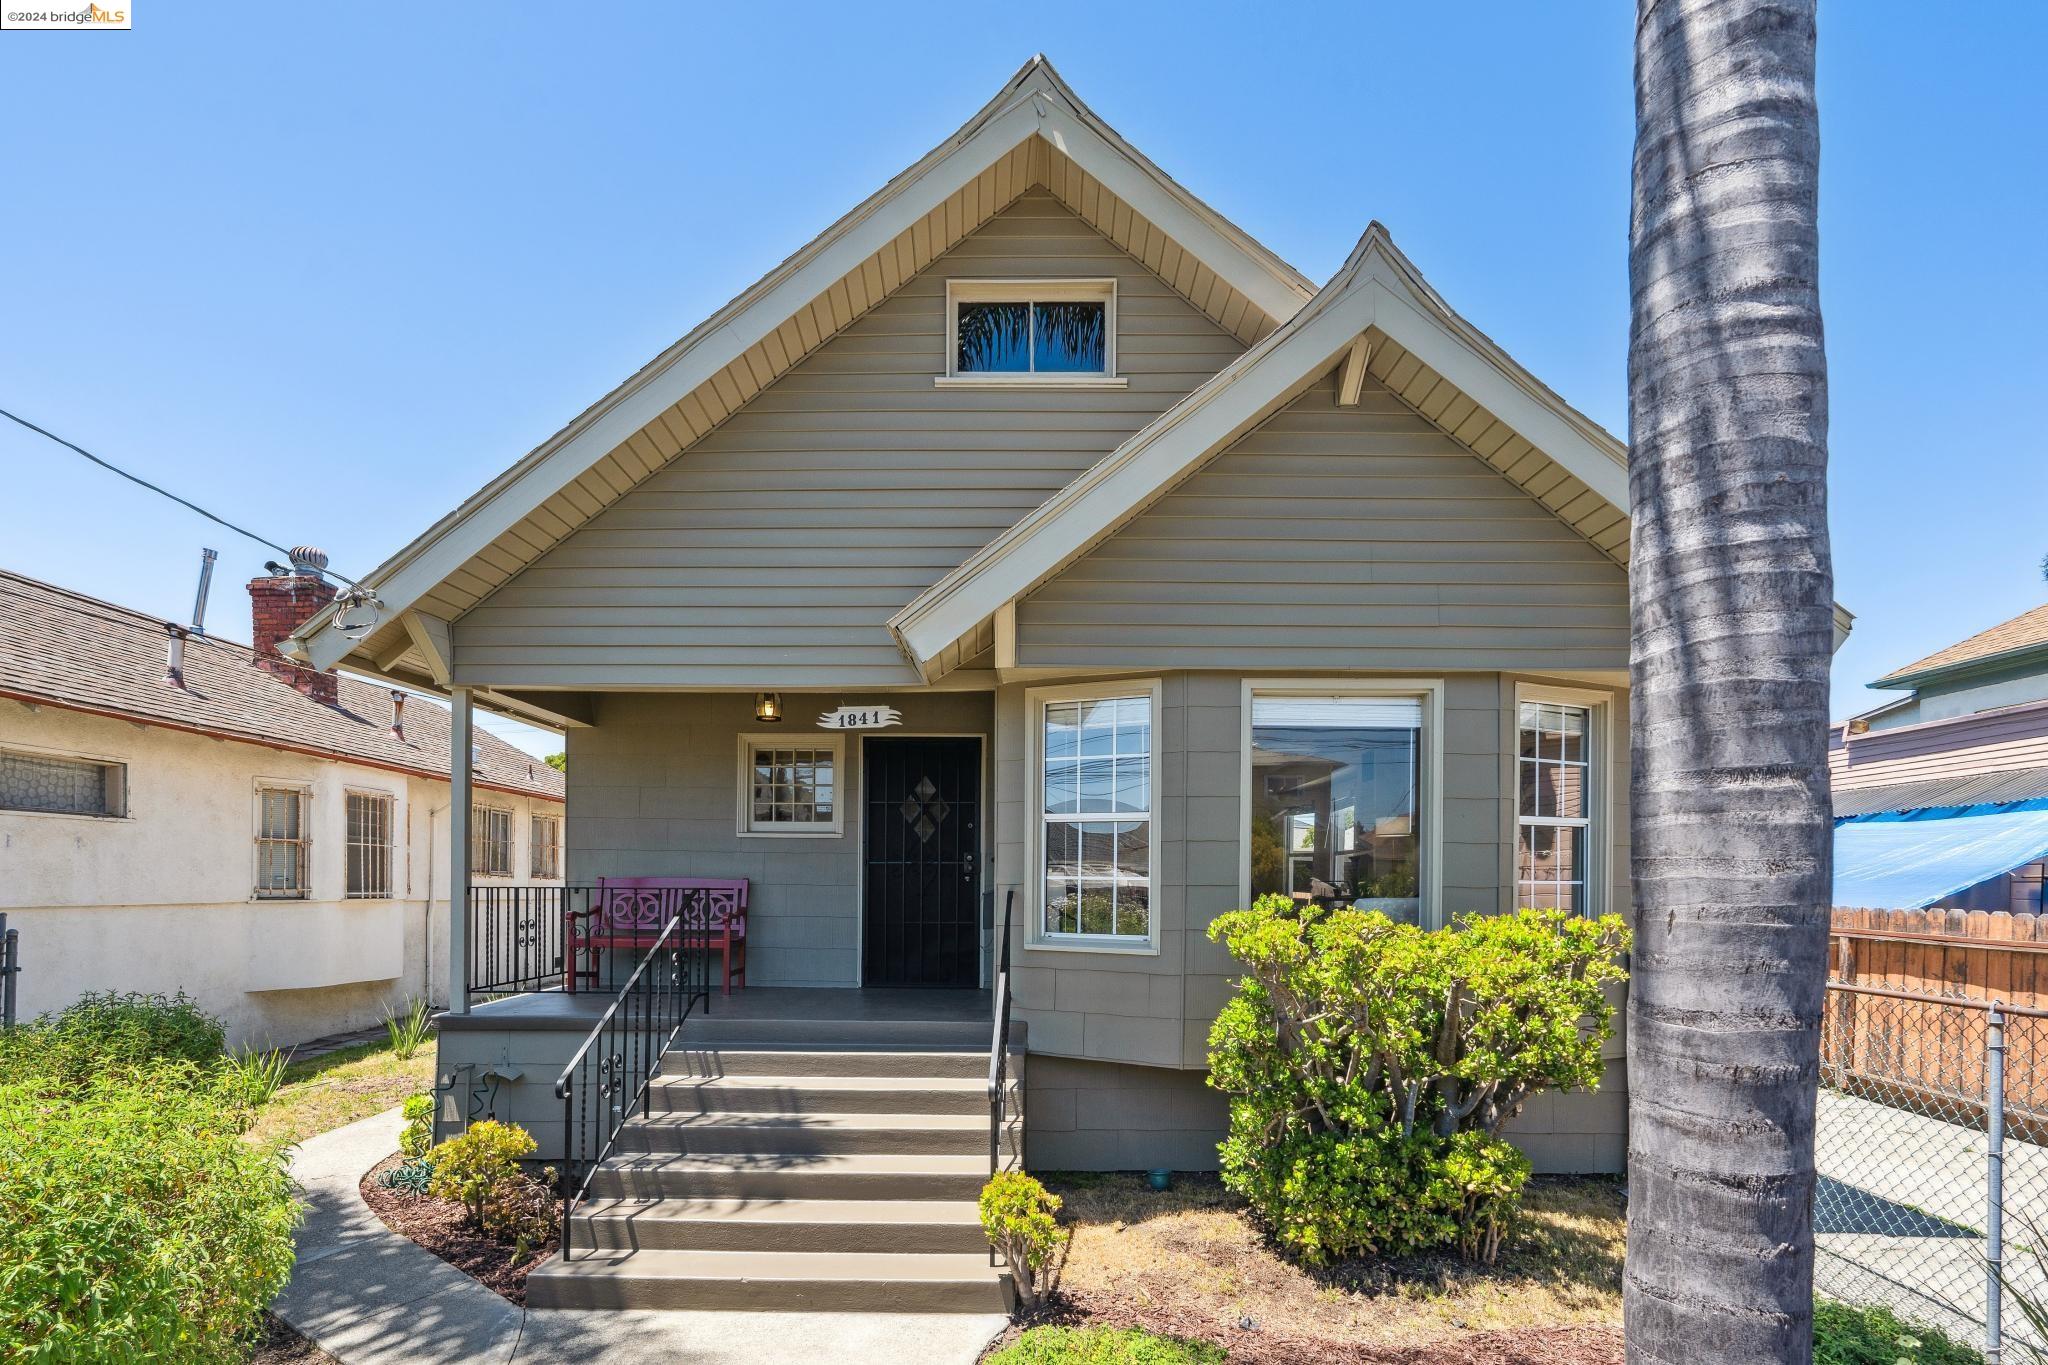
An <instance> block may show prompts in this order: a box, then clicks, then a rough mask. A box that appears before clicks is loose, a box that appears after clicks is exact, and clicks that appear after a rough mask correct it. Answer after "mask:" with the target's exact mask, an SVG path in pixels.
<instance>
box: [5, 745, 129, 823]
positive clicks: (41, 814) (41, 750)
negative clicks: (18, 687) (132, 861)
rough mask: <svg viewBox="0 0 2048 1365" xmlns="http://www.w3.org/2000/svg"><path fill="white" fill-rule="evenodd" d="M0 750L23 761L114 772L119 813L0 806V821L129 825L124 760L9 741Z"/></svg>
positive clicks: (74, 750) (125, 760)
mask: <svg viewBox="0 0 2048 1365" xmlns="http://www.w3.org/2000/svg"><path fill="white" fill-rule="evenodd" d="M0 749H5V750H7V751H8V752H10V753H17V754H20V755H22V756H23V757H24V758H51V759H57V760H59V761H62V762H66V763H97V764H99V765H100V766H102V767H107V768H117V769H119V770H120V773H121V810H120V812H119V813H118V814H114V815H94V814H92V813H91V812H90V811H75V810H17V809H16V808H15V807H13V806H0V818H6V819H12V818H14V817H16V816H20V817H24V818H26V819H30V820H91V821H93V822H94V823H96V824H102V825H104V824H107V823H109V822H110V821H114V820H131V821H132V820H133V819H134V818H135V809H134V805H133V803H132V802H131V801H130V800H129V796H130V790H129V786H128V766H129V765H128V760H127V759H125V758H111V757H108V756H107V755H105V754H88V753H80V752H79V751H78V750H76V749H50V748H45V747H44V746H42V745H40V744H17V743H15V742H14V741H13V740H9V741H8V742H7V743H6V744H4V745H0Z"/></svg>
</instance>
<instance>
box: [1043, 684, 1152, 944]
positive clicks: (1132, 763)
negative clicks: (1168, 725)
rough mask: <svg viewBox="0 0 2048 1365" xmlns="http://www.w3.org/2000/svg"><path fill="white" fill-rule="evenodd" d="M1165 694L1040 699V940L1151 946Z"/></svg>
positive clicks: (1140, 691)
mask: <svg viewBox="0 0 2048 1365" xmlns="http://www.w3.org/2000/svg"><path fill="white" fill-rule="evenodd" d="M1157 710H1158V692H1157V689H1156V688H1153V687H1146V686H1142V685H1141V686H1139V687H1137V688H1133V689H1131V690H1128V691H1126V690H1123V689H1121V688H1115V689H1101V690H1098V691H1094V692H1091V693H1088V694H1083V695H1073V696H1059V695H1047V696H1043V697H1040V698H1038V699H1037V704H1036V706H1035V707H1034V708H1033V712H1032V714H1034V715H1035V716H1036V717H1037V726H1038V735H1037V739H1036V744H1037V757H1038V763H1037V767H1038V770H1039V774H1040V781H1039V783H1038V788H1039V792H1040V797H1041V800H1040V826H1041V828H1040V839H1039V858H1038V863H1039V866H1038V877H1037V880H1038V892H1039V896H1038V901H1039V909H1040V913H1041V919H1040V925H1039V928H1040V933H1039V935H1038V937H1039V938H1040V939H1041V940H1043V941H1047V942H1053V943H1058V942H1061V941H1065V942H1068V943H1070V944H1073V945H1076V946H1085V945H1091V944H1095V945H1101V946H1105V947H1141V946H1149V944H1150V942H1151V938H1152V929H1153V924H1152V834H1153V829H1154V803H1155V799H1156V795H1157V787H1156V779H1157V764H1156V762H1155V757H1156V743H1155V741H1156V736H1157V732H1158V724H1157Z"/></svg>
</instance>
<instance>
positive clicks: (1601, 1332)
mask: <svg viewBox="0 0 2048 1365" xmlns="http://www.w3.org/2000/svg"><path fill="white" fill-rule="evenodd" d="M1052 1325H1057V1326H1063V1327H1142V1328H1143V1329H1144V1330H1146V1331H1148V1332H1152V1333H1155V1334H1157V1335H1159V1336H1170V1337H1181V1338H1184V1339H1186V1340H1190V1341H1207V1342H1211V1343H1213V1344H1215V1345H1217V1346H1221V1347H1222V1348H1223V1349H1224V1350H1225V1351H1226V1352H1227V1353H1228V1354H1229V1356H1230V1359H1231V1361H1232V1362H1233V1365H1235V1362H1238V1361H1242V1362H1244V1363H1245V1365H1623V1362H1624V1361H1625V1359H1626V1354H1625V1352H1624V1351H1623V1349H1622V1343H1621V1331H1620V1329H1619V1328H1613V1327H1533V1328H1527V1329H1523V1330H1517V1331H1512V1332H1501V1331H1496V1332H1469V1333H1466V1334H1464V1335H1462V1336H1459V1337H1456V1338H1454V1339H1451V1340H1446V1341H1438V1342H1432V1343H1430V1344H1429V1345H1426V1346H1407V1347H1399V1348H1375V1347H1367V1346H1357V1345H1351V1344H1347V1343H1342V1342H1333V1341H1329V1340H1325V1339H1321V1338H1313V1337H1292V1336H1280V1335H1276V1334H1274V1333H1272V1332H1270V1331H1268V1330H1266V1329H1263V1328H1261V1327H1260V1325H1259V1324H1258V1323H1256V1322H1254V1323H1252V1324H1251V1325H1250V1326H1249V1327H1247V1326H1245V1325H1243V1324H1240V1325H1239V1326H1238V1327H1237V1328H1236V1329H1235V1330H1219V1329H1218V1328H1217V1327H1216V1326H1215V1324H1214V1323H1213V1322H1211V1321H1209V1320H1208V1319H1207V1318H1205V1317H1202V1316H1200V1315H1198V1314H1182V1313H1176V1312H1175V1311H1173V1308H1172V1306H1171V1305H1163V1304H1162V1305H1159V1306H1157V1307H1155V1308H1147V1309H1143V1310H1139V1311H1133V1310H1132V1309H1131V1307H1130V1306H1129V1305H1128V1304H1124V1303H1118V1302H1114V1301H1111V1300H1107V1299H1101V1298H1096V1297H1093V1296H1089V1295H1069V1294H1067V1293H1066V1292H1064V1291H1062V1292H1061V1293H1060V1294H1058V1295H1057V1296H1056V1297H1055V1298H1054V1300H1053V1302H1052V1303H1050V1304H1048V1305H1046V1306H1045V1307H1044V1308H1041V1309H1040V1310H1039V1311H1038V1312H1036V1313H1034V1314H1032V1315H1031V1316H1030V1317H1028V1318H1022V1319H1019V1320H1018V1321H1016V1322H1013V1323H1011V1324H1010V1327H1009V1330H1007V1331H1005V1332H1004V1333H1003V1335H1002V1336H1000V1337H998V1338H997V1339H996V1340H995V1342H993V1343H992V1344H991V1345H990V1346H989V1348H988V1349H989V1353H990V1354H993V1353H995V1352H996V1351H1000V1350H1001V1349H1003V1348H1004V1347H1005V1346H1008V1345H1010V1344H1012V1343H1013V1342H1015V1341H1016V1340H1017V1338H1018V1336H1020V1335H1021V1334H1022V1333H1023V1332H1024V1331H1025V1329H1027V1328H1031V1327H1042V1326H1052Z"/></svg>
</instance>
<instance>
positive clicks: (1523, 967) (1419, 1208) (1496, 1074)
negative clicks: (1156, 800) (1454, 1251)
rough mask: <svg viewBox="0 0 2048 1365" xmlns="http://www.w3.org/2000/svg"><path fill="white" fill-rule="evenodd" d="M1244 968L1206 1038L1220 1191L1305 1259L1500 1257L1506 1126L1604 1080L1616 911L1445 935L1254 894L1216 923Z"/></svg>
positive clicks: (1512, 1162)
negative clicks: (1218, 1095)
mask: <svg viewBox="0 0 2048 1365" xmlns="http://www.w3.org/2000/svg"><path fill="white" fill-rule="evenodd" d="M1209 936H1210V937H1211V938H1212V939H1214V940H1216V941H1218V942H1221V943H1223V944H1224V945H1225V946H1226V947H1228V948H1229V949H1230V952H1231V954H1232V955H1233V956H1235V957H1236V958H1237V959H1238V961H1240V962H1242V963H1243V964H1244V965H1245V968H1246V973H1247V974H1246V976H1245V978H1244V980H1243V981H1242V982H1241V983H1240V986H1239V989H1238V992H1237V994H1236V995H1235V996H1234V997H1233V998H1232V999H1231V1000H1230V1001H1229V1002H1228V1003H1227V1004H1226V1005H1225V1006H1224V1008H1223V1010H1222V1011H1221V1012H1220V1013H1219V1014H1218V1016H1217V1019H1216V1022H1215V1025H1214V1026H1213V1027H1212V1028H1211V1030H1210V1034H1209V1067H1210V1074H1209V1083H1210V1084H1211V1085H1213V1086H1215V1087H1216V1088H1217V1089H1219V1090H1222V1091H1224V1092H1225V1093H1226V1094H1228V1095H1230V1096H1231V1104H1230V1136H1229V1139H1228V1140H1227V1141H1226V1142H1225V1143H1224V1144H1223V1147H1222V1149H1221V1151H1220V1156H1221V1166H1222V1170H1223V1176H1224V1181H1225V1183H1226V1184H1227V1185H1229V1186H1230V1188H1231V1189H1233V1190H1235V1191H1237V1192H1238V1193H1239V1194H1242V1195H1243V1196H1244V1197H1245V1198H1246V1199H1247V1200H1249V1201H1250V1202H1251V1204H1252V1206H1253V1207H1254V1208H1255V1209H1257V1210H1258V1211H1259V1213H1260V1215H1261V1216H1262V1217H1264V1218H1265V1219H1266V1220H1267V1222H1268V1223H1269V1224H1270V1225H1271V1226H1272V1228H1273V1232H1274V1235H1275V1237H1276V1238H1277V1239H1278V1240H1279V1241H1280V1242H1281V1243H1282V1244H1283V1245H1285V1246H1288V1247H1290V1248H1291V1249H1293V1250H1294V1251H1295V1252H1297V1253H1298V1254H1300V1255H1301V1256H1303V1257H1304V1258H1305V1259H1307V1260H1309V1261H1311V1262H1320V1261H1323V1260H1327V1259H1330V1258H1332V1257H1339V1256H1350V1255H1357V1254H1360V1253H1365V1252H1379V1253H1382V1254H1401V1253H1405V1252H1412V1251H1420V1250H1425V1249H1430V1248H1434V1247H1443V1246H1451V1245H1456V1246H1458V1247H1459V1249H1460V1250H1461V1251H1462V1252H1463V1253H1464V1254H1466V1255H1467V1256H1470V1257H1472V1258H1474V1259H1477V1260H1482V1261H1487V1262H1491V1261H1492V1259H1493V1258H1494V1256H1495V1255H1496V1254H1497V1253H1498V1251H1499V1247H1500V1242H1501V1238H1502V1237H1503V1236H1504V1235H1505V1233H1506V1232H1507V1230H1508V1228H1509V1227H1510V1226H1511V1224H1512V1221H1513V1218H1514V1215H1515V1212H1516V1209H1517V1207H1518V1205H1519V1201H1520V1196H1521V1188H1522V1185H1523V1183H1524V1182H1525V1181H1526V1180H1527V1178H1528V1173H1529V1167H1528V1163H1527V1161H1526V1160H1524V1159H1523V1158H1522V1157H1521V1156H1520V1154H1519V1153H1517V1152H1514V1151H1513V1149H1512V1147H1511V1146H1509V1144H1507V1143H1505V1142H1504V1141H1502V1140H1500V1130H1501V1128H1502V1127H1503V1126H1504V1125H1505V1124H1506V1123H1507V1122H1508V1120H1509V1119H1511V1118H1513V1117H1514V1116H1515V1115H1516V1114H1517V1113H1518V1112H1520V1110H1521V1108H1522V1106H1523V1104H1525V1103H1526V1102H1527V1101H1528V1099H1529V1097H1530V1096H1531V1095H1534V1094H1536V1093H1537V1092H1539V1091H1541V1090H1545V1089H1577V1088H1583V1087H1587V1086H1591V1085H1594V1084H1596V1083H1597V1082H1598V1081H1599V1079H1600V1074H1601V1059H1600V1048H1601V1044H1602V1043H1604V1042H1605V1041H1606V1040H1607V1039H1608V1037H1610V1036H1611V1035H1612V1032H1613V1023H1612V1013H1613V1011H1612V1010H1611V1008H1610V1007H1609V1006H1608V1004H1607V1001H1606V997H1605V988H1606V987H1607V986H1608V985H1609V984H1610V983H1612V982H1615V981H1618V980H1621V979H1622V978H1623V976H1624V973H1623V971H1622V969H1621V967H1620V965H1619V961H1618V958H1619V955H1620V953H1621V952H1622V951H1623V950H1624V949H1626V947H1627V945H1628V931H1627V929H1626V927H1625V926H1624V925H1623V923H1622V921H1621V919H1620V918H1619V917H1618V916H1613V915H1609V916H1606V917H1604V918H1602V919H1598V920H1587V919H1581V918H1579V917H1577V916H1574V915H1570V914H1567V913H1565V912H1562V911H1556V910H1542V911H1539V910H1523V911H1521V912H1519V913H1517V914H1513V915H1504V916H1498V917H1491V918H1472V919H1468V920H1465V921H1462V922H1460V923H1459V924H1458V925H1457V926H1456V927H1454V928H1451V929H1440V930H1425V929H1419V928H1416V927H1414V926H1412V925H1401V924H1396V923H1394V922H1393V921H1392V920H1390V919H1388V918H1387V917H1386V916H1384V915H1381V914H1379V913H1377V912H1368V911H1358V910H1352V909H1337V910H1325V909H1320V908H1317V907H1314V906H1308V907H1300V906H1297V905H1296V903H1295V902H1294V901H1293V900H1292V899H1290V898H1288V897H1285V896H1263V897H1260V899H1259V900H1258V901H1257V903H1255V904H1254V905H1253V906H1252V908H1251V909H1249V910H1240V911H1234V912H1232V913H1231V914H1227V915H1224V916H1222V917H1221V918H1219V919H1218V920H1217V921H1216V922H1215V923H1214V924H1212V925H1211V926H1210V927H1209Z"/></svg>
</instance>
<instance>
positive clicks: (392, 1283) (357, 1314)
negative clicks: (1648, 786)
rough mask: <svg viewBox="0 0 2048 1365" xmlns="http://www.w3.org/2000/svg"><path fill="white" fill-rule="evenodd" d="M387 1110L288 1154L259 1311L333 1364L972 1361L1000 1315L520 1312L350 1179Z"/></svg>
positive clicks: (385, 1124)
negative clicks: (279, 1281) (274, 1280)
mask: <svg viewBox="0 0 2048 1365" xmlns="http://www.w3.org/2000/svg"><path fill="white" fill-rule="evenodd" d="M401 1127H403V1121H402V1120H401V1119H400V1117H399V1113H398V1111H397V1110H396V1109H393V1110H389V1111H387V1112H385V1113H382V1114H377V1115H375V1116H373V1117H371V1118H367V1119H363V1120H361V1121H360V1122H357V1123H351V1124H349V1125H348V1126H347V1127H344V1128H337V1129H335V1130H334V1131H333V1132H330V1133H322V1134H320V1135H319V1136H318V1137H315V1138H312V1139H310V1140H308V1141H307V1142H306V1143H305V1144H304V1145H303V1146H301V1147H300V1148H299V1149H298V1151H297V1152H296V1153H295V1154H294V1156H293V1158H292V1175H293V1177H294V1178H295V1179H297V1180H298V1182H299V1184H300V1186H301V1190H302V1197H303V1199H304V1201H305V1204H306V1221H305V1223H304V1224H303V1225H302V1226H301V1227H300V1228H299V1233H298V1239H297V1240H298V1253H299V1260H298V1266H297V1268H296V1269H295V1270H294V1271H293V1273H292V1282H291V1284H290V1285H289V1286H288V1287H287V1288H286V1289H285V1291H284V1293H282V1294H280V1295H279V1296H278V1298H277V1301H276V1302H275V1303H274V1304H272V1305H271V1309H272V1311H273V1312H275V1313H276V1314H277V1315H278V1316H279V1317H281V1318H283V1319H284V1320H285V1321H286V1322H288V1323H290V1324H291V1325H292V1326H293V1327H295V1328H297V1329H298V1330H299V1331H300V1332H301V1333H303V1334H304V1335H305V1336H307V1337H308V1338H310V1339H311V1340H312V1341H313V1343H314V1344H315V1345H317V1346H318V1347H320V1349H321V1350H323V1351H326V1352H327V1353H328V1354H330V1355H332V1356H333V1357H335V1359H337V1360H339V1361H341V1362H342V1365H439V1363H440V1362H448V1363H449V1365H457V1362H470V1361H479V1362H503V1363H505V1365H509V1363H510V1362H514V1361H517V1362H524V1363H528V1365H556V1363H557V1362H561V1363H563V1365H567V1363H568V1362H584V1361H591V1362H594V1361H598V1360H603V1361H606V1362H623V1363H624V1365H636V1363H637V1362H641V1361H646V1362H649V1365H652V1363H653V1362H657V1361H659V1362H663V1363H664V1365H672V1363H679V1365H743V1363H744V1365H778V1363H779V1362H788V1363H789V1365H798V1363H799V1362H812V1361H819V1360H830V1361H833V1362H834V1363H835V1365H859V1362H863V1361H873V1362H877V1363H878V1365H880V1363H881V1362H898V1361H904V1360H915V1361H917V1362H919V1365H972V1362H973V1361H974V1360H975V1359H976V1358H977V1357H979V1356H980V1354H981V1351H982V1348H983V1347H984V1346H986V1345H987V1344H988V1343H989V1342H990V1341H991V1340H993V1339H994V1337H995V1335H996V1334H997V1333H998V1332H1000V1331H1002V1330H1003V1327H1004V1326H1005V1325H1006V1322H1007V1320H1006V1319H1005V1318H1003V1317H1002V1316H1001V1315H999V1314H954V1313H725V1312H679V1313H649V1312H628V1311H613V1312H595V1313H579V1312H568V1311H562V1310H546V1311H540V1310H536V1311H534V1312H528V1311H526V1310H524V1309H522V1308H519V1307H516V1306H515V1305H513V1304H511V1303H508V1302H506V1301H505V1300H504V1299H502V1298H500V1297H499V1296H498V1295H496V1294H494V1293H492V1292H491V1291H490V1290H488V1289H486V1288H484V1287H483V1286H482V1285H480V1284H478V1283H477V1282H476V1281H475V1280H472V1279H470V1278H469V1276H467V1275H464V1274H463V1273H462V1272H461V1271H459V1270H457V1269H455V1268H454V1267H453V1266H451V1265H449V1264H447V1263H446V1262H445V1261H443V1260H442V1259H441V1258H440V1257H438V1256H436V1255H434V1254H433V1253H432V1252H429V1251H427V1250H425V1249H424V1248H422V1247H419V1246H417V1245H415V1244H414V1243H413V1242H411V1241H409V1240H408V1239H406V1238H404V1237H401V1236H399V1235H398V1234H397V1233H395V1232H392V1231H391V1230H390V1229H389V1228H387V1227H385V1226H384V1224H383V1222H382V1221H380V1220H379V1219H378V1217H377V1215H376V1214H374V1213H372V1212H371V1211H370V1210H369V1208H368V1206H366V1205H365V1204H364V1203H363V1201H362V1196H361V1195H360V1193H359V1192H358V1190H357V1185H358V1183H359V1182H360V1181H361V1179H362V1176H363V1173H364V1172H365V1171H367V1170H369V1169H370V1167H372V1166H374V1165H376V1164H377V1163H378V1162H379V1161H381V1160H382V1159H383V1158H384V1157H386V1156H388V1155H390V1154H391V1153H392V1152H394V1151H396V1150H397V1149H398V1133H399V1129H400V1128H401Z"/></svg>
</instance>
